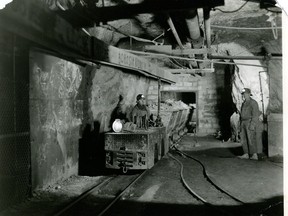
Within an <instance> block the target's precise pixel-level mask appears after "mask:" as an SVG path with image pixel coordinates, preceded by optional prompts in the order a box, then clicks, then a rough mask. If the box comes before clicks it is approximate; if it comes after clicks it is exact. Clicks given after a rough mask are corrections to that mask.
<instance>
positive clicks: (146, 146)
mask: <svg viewBox="0 0 288 216" xmlns="http://www.w3.org/2000/svg"><path fill="white" fill-rule="evenodd" d="M168 148H169V147H168V142H167V138H166V129H165V127H150V128H148V129H147V130H144V129H143V130H135V131H133V132H118V133H116V132H109V133H106V134H105V153H106V168H108V169H121V170H122V171H123V173H126V172H127V171H128V170H144V169H150V168H151V167H153V166H154V164H155V163H156V162H157V161H158V160H160V159H161V158H162V157H163V156H164V155H165V154H166V153H167V152H168V150H169V149H168Z"/></svg>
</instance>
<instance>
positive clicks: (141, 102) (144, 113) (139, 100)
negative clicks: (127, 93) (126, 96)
mask: <svg viewBox="0 0 288 216" xmlns="http://www.w3.org/2000/svg"><path fill="white" fill-rule="evenodd" d="M145 103H146V100H145V96H144V95H143V94H138V95H137V97H136V105H135V106H134V108H133V110H132V113H131V115H132V122H133V123H134V124H136V125H137V128H142V129H148V120H149V116H150V111H149V109H148V107H147V106H146V104H145Z"/></svg>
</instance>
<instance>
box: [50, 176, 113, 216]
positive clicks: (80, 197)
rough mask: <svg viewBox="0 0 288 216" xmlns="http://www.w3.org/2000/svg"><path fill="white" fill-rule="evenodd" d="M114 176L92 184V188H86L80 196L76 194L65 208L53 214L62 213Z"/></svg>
mask: <svg viewBox="0 0 288 216" xmlns="http://www.w3.org/2000/svg"><path fill="white" fill-rule="evenodd" d="M114 178H115V176H111V177H108V178H107V179H105V180H104V181H102V182H100V183H99V184H96V185H94V186H93V187H92V188H90V189H88V190H87V191H85V192H84V193H82V194H81V195H80V196H78V197H77V198H76V199H75V200H74V201H72V202H71V203H70V204H68V205H67V206H66V207H65V208H63V209H61V210H60V211H58V212H57V213H56V214H54V216H60V215H62V214H63V213H64V212H66V211H67V210H69V209H71V208H72V207H73V206H74V205H75V204H77V203H79V202H80V201H81V200H83V199H84V198H86V197H87V196H88V195H90V194H91V193H93V192H95V191H96V190H98V189H99V188H100V187H102V186H103V185H105V184H106V183H109V182H110V181H111V180H112V179H114Z"/></svg>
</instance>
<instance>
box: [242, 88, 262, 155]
mask: <svg viewBox="0 0 288 216" xmlns="http://www.w3.org/2000/svg"><path fill="white" fill-rule="evenodd" d="M241 94H242V96H243V100H244V101H243V103H242V106H241V114H240V118H241V126H240V127H241V133H240V137H241V144H242V148H243V152H244V154H243V155H242V156H240V157H239V158H241V159H252V160H258V155H257V153H258V152H257V151H258V149H257V142H256V129H257V128H256V127H257V124H258V121H259V120H258V118H259V114H260V112H259V107H258V103H257V101H255V100H254V99H253V98H251V96H252V94H251V90H250V89H249V88H244V89H243V90H242V91H241Z"/></svg>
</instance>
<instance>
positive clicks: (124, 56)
mask: <svg viewBox="0 0 288 216" xmlns="http://www.w3.org/2000/svg"><path fill="white" fill-rule="evenodd" d="M0 27H1V28H3V29H5V30H8V31H10V32H12V33H14V34H16V35H19V36H21V37H24V38H27V39H28V40H29V41H32V42H33V43H35V44H38V45H40V46H41V47H45V48H46V49H48V50H51V51H54V52H56V53H60V54H62V55H65V56H67V57H72V58H75V59H76V60H78V59H79V60H86V61H91V62H93V61H94V62H97V61H104V62H108V63H111V64H112V65H113V66H116V67H117V66H125V67H127V68H128V69H130V70H135V71H138V72H139V71H141V72H142V73H141V74H143V72H145V73H146V74H147V75H149V77H151V76H152V77H154V78H158V77H159V78H161V79H162V80H163V81H168V82H175V81H177V77H176V76H174V75H172V74H171V73H169V72H165V71H164V70H162V69H161V68H159V67H158V66H157V65H154V64H152V63H150V62H149V61H148V60H146V59H144V58H141V57H138V56H136V55H134V54H131V53H128V52H125V51H123V50H120V49H118V48H116V47H113V46H109V45H107V44H105V43H104V42H103V41H100V40H98V39H97V38H95V37H90V36H89V35H87V34H86V33H84V32H83V31H81V30H78V29H75V28H73V26H72V25H71V24H69V23H68V22H67V21H66V20H64V19H63V18H61V17H60V16H57V14H55V13H53V12H51V11H50V10H49V9H47V8H45V7H43V5H42V4H41V3H39V1H37V0H29V1H13V2H12V3H11V4H9V5H7V6H6V8H5V9H3V10H1V11H0Z"/></svg>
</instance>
